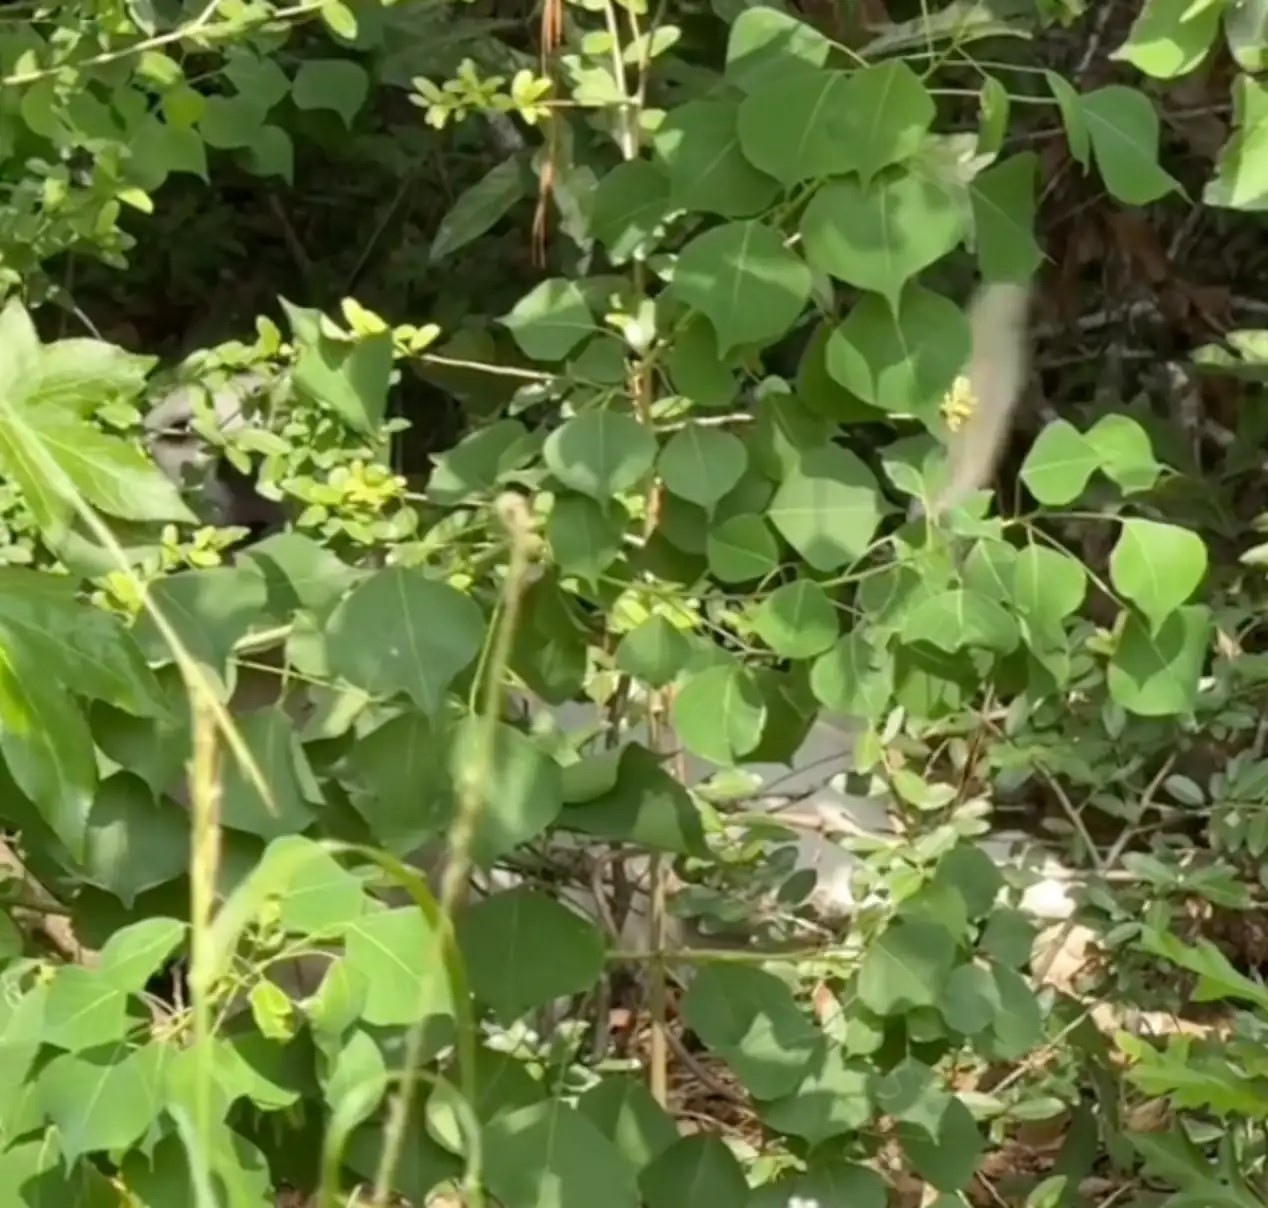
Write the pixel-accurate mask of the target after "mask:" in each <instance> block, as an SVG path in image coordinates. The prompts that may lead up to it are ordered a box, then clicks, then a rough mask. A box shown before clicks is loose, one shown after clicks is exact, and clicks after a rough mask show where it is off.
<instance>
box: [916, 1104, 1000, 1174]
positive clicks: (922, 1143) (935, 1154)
mask: <svg viewBox="0 0 1268 1208" xmlns="http://www.w3.org/2000/svg"><path fill="white" fill-rule="evenodd" d="M898 1139H899V1142H900V1143H901V1145H902V1147H903V1153H904V1154H906V1156H907V1158H908V1159H909V1160H910V1162H911V1164H912V1166H913V1167H914V1168H915V1170H916V1172H917V1173H918V1174H919V1175H920V1176H921V1177H922V1178H923V1179H925V1180H926V1181H927V1182H929V1183H931V1184H932V1185H933V1186H934V1187H936V1188H937V1189H938V1190H939V1191H945V1192H948V1193H950V1192H956V1191H959V1190H960V1189H961V1188H962V1187H964V1186H965V1185H966V1184H967V1183H968V1182H969V1180H970V1179H972V1177H973V1172H974V1171H975V1170H976V1169H977V1164H978V1161H979V1159H980V1158H981V1156H982V1150H983V1149H984V1148H985V1142H984V1141H983V1138H982V1134H981V1133H980V1132H979V1131H978V1127H977V1123H976V1121H975V1120H974V1119H973V1114H972V1113H971V1112H970V1111H969V1109H968V1108H967V1107H965V1106H964V1104H963V1103H962V1102H961V1101H960V1100H959V1099H956V1098H952V1099H951V1100H950V1102H949V1103H948V1104H947V1108H946V1111H945V1112H943V1114H942V1118H941V1119H940V1120H939V1121H938V1125H937V1132H936V1133H932V1134H931V1133H930V1132H929V1130H928V1129H925V1128H923V1127H921V1126H920V1125H919V1124H911V1123H907V1122H903V1123H900V1124H899V1125H898Z"/></svg>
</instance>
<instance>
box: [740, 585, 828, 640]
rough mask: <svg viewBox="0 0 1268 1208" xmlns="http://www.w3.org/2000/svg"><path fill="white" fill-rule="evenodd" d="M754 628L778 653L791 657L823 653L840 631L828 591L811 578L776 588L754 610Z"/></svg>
mask: <svg viewBox="0 0 1268 1208" xmlns="http://www.w3.org/2000/svg"><path fill="white" fill-rule="evenodd" d="M753 627H754V629H756V630H757V633H758V636H759V637H760V638H761V639H762V641H764V642H765V643H766V644H767V645H768V646H769V647H770V648H771V649H772V650H773V651H774V652H775V653H776V654H778V655H780V656H781V657H783V658H788V659H805V658H811V657H813V656H814V655H816V654H822V653H823V652H824V651H825V650H827V648H828V647H829V646H831V645H832V643H833V642H835V641H836V639H837V635H838V633H839V632H840V627H839V625H838V622H837V610H836V608H835V607H834V606H833V603H832V600H831V598H830V597H829V596H828V593H827V592H826V591H824V590H823V588H822V587H820V586H819V584H817V583H813V582H811V581H810V580H808V579H798V580H797V581H796V582H795V583H785V584H784V585H783V586H782V587H778V588H776V589H775V591H773V592H772V593H771V594H770V595H769V596H767V597H766V599H765V600H763V601H762V603H761V604H760V605H759V606H758V607H757V609H756V610H755V612H754V614H753Z"/></svg>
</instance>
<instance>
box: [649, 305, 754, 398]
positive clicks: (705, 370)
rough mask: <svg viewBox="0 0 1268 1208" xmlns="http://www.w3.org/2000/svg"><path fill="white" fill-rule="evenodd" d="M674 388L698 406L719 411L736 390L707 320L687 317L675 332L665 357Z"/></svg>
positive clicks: (699, 317)
mask: <svg viewBox="0 0 1268 1208" xmlns="http://www.w3.org/2000/svg"><path fill="white" fill-rule="evenodd" d="M665 371H666V372H667V373H668V374H669V378H670V381H671V382H672V383H673V386H674V389H675V390H677V391H678V393H679V394H682V395H684V396H685V397H687V398H689V399H690V400H691V401H692V402H693V403H695V404H696V406H698V407H708V408H710V409H711V410H721V409H722V408H724V407H729V406H730V405H731V404H732V403H733V402H734V401H735V396H736V394H737V393H738V392H739V384H738V383H737V382H736V380H735V374H734V373H732V371H731V370H730V368H728V366H727V365H726V363H725V362H724V361H723V360H722V358H721V357H720V356H719V355H718V337H717V336H716V335H715V334H714V331H713V328H712V327H711V326H710V325H709V323H708V321H707V320H706V319H705V318H703V316H700V315H693V316H691V317H690V318H689V319H688V320H687V321H686V323H685V324H684V326H683V327H682V328H681V330H680V331H679V332H678V334H677V336H676V338H675V339H674V341H673V344H672V345H671V347H670V348H669V351H668V354H667V356H666V358H665Z"/></svg>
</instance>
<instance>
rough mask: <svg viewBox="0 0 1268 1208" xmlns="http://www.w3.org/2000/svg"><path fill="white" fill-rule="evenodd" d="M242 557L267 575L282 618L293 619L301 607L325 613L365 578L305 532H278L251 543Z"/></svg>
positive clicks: (271, 598) (273, 605) (272, 600)
mask: <svg viewBox="0 0 1268 1208" xmlns="http://www.w3.org/2000/svg"><path fill="white" fill-rule="evenodd" d="M242 557H243V559H244V560H245V561H246V562H248V563H249V564H251V565H253V566H255V567H257V568H258V569H259V571H260V573H261V575H263V576H264V580H265V584H266V587H267V591H268V595H269V609H270V611H271V612H272V613H273V615H274V616H275V617H277V618H278V620H279V621H286V620H289V618H290V616H291V614H292V613H294V612H295V611H296V610H298V609H305V610H307V611H308V612H311V613H313V614H314V615H315V616H322V615H324V614H325V613H326V612H327V610H328V609H329V608H330V607H331V605H333V604H334V603H335V602H336V601H337V600H338V599H339V597H340V596H342V595H343V594H344V592H346V591H347V590H348V588H349V587H351V586H352V585H353V584H354V583H356V582H357V581H358V580H359V579H360V578H362V577H363V573H362V572H361V571H358V570H354V569H353V568H352V567H351V566H349V565H348V564H347V563H346V562H343V561H341V560H340V559H339V558H338V557H336V555H335V554H333V553H332V552H331V551H330V550H328V549H327V548H326V547H325V546H324V545H319V544H318V543H317V542H316V541H314V540H313V539H312V538H311V537H305V536H304V534H303V533H295V532H290V533H275V534H274V535H273V536H271V537H266V538H265V539H264V540H263V541H257V542H256V543H255V544H254V545H252V546H250V548H248V549H247V550H245V551H244V552H243V555H242Z"/></svg>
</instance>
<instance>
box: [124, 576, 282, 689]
mask: <svg viewBox="0 0 1268 1208" xmlns="http://www.w3.org/2000/svg"><path fill="white" fill-rule="evenodd" d="M149 593H150V601H151V603H152V604H153V605H154V606H155V607H156V608H157V609H159V610H160V611H161V612H162V614H163V616H164V617H165V618H166V620H167V623H168V624H169V625H170V626H171V627H172V629H174V630H175V631H176V634H177V636H178V637H179V638H180V640H181V642H182V643H183V644H184V646H185V649H186V650H187V651H188V652H189V654H190V656H191V657H192V658H193V659H194V660H195V662H198V663H201V664H202V665H203V666H205V667H208V668H210V669H211V670H212V671H214V672H215V673H216V674H217V675H218V676H221V677H223V676H224V674H225V666H226V664H227V663H228V661H229V656H230V654H231V653H232V651H233V646H234V643H235V642H237V641H238V640H239V639H240V638H242V637H243V636H244V635H245V634H246V633H247V631H248V630H249V629H250V628H251V624H252V622H253V621H255V620H256V619H257V618H258V617H259V616H260V615H261V613H264V612H265V611H266V609H267V607H268V588H267V584H266V582H265V578H264V576H263V574H261V573H260V570H259V568H258V567H255V566H250V565H243V566H218V567H216V568H214V569H212V570H186V571H180V572H179V573H177V574H174V575H165V576H164V577H163V578H161V579H158V580H157V581H156V582H154V583H151V584H150V585H149ZM133 632H134V634H135V635H136V640H137V643H138V645H139V646H140V647H141V650H142V651H143V652H144V653H145V656H146V658H148V659H149V661H150V662H151V663H160V662H164V663H170V662H173V661H174V659H173V655H172V653H171V651H170V650H169V649H168V647H167V643H166V641H165V639H164V637H163V634H162V633H161V632H160V631H159V629H158V627H157V626H156V625H155V624H154V622H153V620H152V619H151V618H150V616H149V615H148V614H147V613H142V614H141V616H139V617H138V618H137V621H136V626H135V629H134V630H133Z"/></svg>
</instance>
